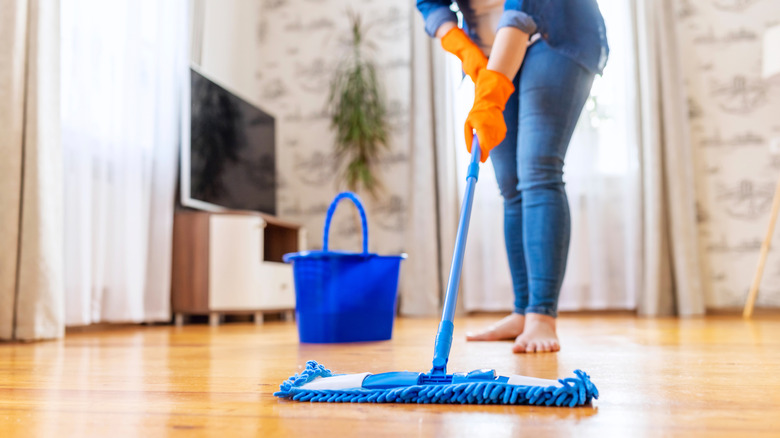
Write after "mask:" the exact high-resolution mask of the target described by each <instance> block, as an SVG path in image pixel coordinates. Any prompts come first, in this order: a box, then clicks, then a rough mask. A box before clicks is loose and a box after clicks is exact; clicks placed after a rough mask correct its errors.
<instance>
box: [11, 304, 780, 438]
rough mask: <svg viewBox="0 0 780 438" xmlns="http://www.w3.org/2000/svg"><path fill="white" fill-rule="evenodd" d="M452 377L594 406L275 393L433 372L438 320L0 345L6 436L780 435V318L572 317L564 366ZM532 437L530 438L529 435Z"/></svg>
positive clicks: (494, 351) (480, 362)
mask: <svg viewBox="0 0 780 438" xmlns="http://www.w3.org/2000/svg"><path fill="white" fill-rule="evenodd" d="M487 321H489V319H485V318H468V319H461V320H458V321H456V324H455V325H456V341H455V343H454V345H453V354H452V357H451V359H450V370H451V371H468V370H472V369H475V368H485V367H490V368H495V369H496V370H498V372H499V374H515V373H516V374H525V375H530V376H537V377H543V378H556V377H561V376H569V375H570V374H571V371H572V370H574V369H576V368H581V369H583V370H585V371H587V372H588V373H590V374H591V377H592V379H593V381H594V382H595V383H596V385H597V386H598V388H599V391H600V392H601V398H600V399H599V400H597V401H595V403H594V404H593V406H591V407H585V408H576V409H568V408H542V407H510V406H431V405H342V404H310V403H297V402H287V401H280V400H277V399H275V398H274V397H273V396H272V395H271V394H272V392H273V391H274V390H276V389H277V387H278V385H279V383H280V382H281V381H283V380H284V379H285V378H287V377H288V376H289V375H290V374H292V373H294V372H296V371H298V370H299V369H300V366H301V365H303V364H304V363H305V361H306V360H308V359H316V360H318V361H320V362H322V363H324V364H325V365H326V366H328V367H330V368H331V369H333V370H334V371H339V372H362V371H369V372H383V371H396V370H415V371H427V370H428V369H429V367H430V359H431V354H432V339H433V334H434V332H435V330H436V325H437V321H436V320H433V319H401V320H399V321H398V322H397V324H396V330H395V334H394V339H393V340H392V341H388V342H379V343H367V344H354V345H337V346H333V345H331V346H327V345H299V344H298V342H297V339H296V329H295V325H294V323H284V322H278V323H268V324H265V325H263V326H254V325H251V324H227V325H223V326H221V327H218V328H210V327H208V326H205V325H192V326H185V327H183V328H175V327H168V326H159V327H130V328H123V329H120V330H111V331H103V332H94V333H90V332H86V333H77V334H69V335H68V336H67V338H66V339H65V340H63V341H58V342H41V343H34V344H0V437H4V438H5V437H14V436H24V437H28V436H29V437H32V436H42V437H88V436H101V437H109V436H110V437H118V436H142V437H153V436H167V435H170V436H178V435H184V436H193V435H195V436H197V435H215V436H220V437H233V436H283V437H285V436H291V437H317V438H322V437H327V436H338V437H344V436H360V437H375V436H402V437H412V436H446V437H455V436H468V437H476V436H486V437H513V436H520V435H521V434H523V435H525V436H538V437H549V436H619V437H622V436H626V437H627V436H670V435H675V436H696V435H708V436H780V319H778V318H777V317H774V318H772V317H767V318H764V319H758V320H755V321H752V322H745V321H742V320H741V319H739V318H736V317H712V318H708V319H694V320H675V319H666V320H653V319H638V318H634V317H629V316H597V317H596V316H587V317H585V316H564V317H562V318H561V321H560V334H561V338H562V344H563V350H562V351H561V352H560V353H558V354H544V355H528V356H525V355H513V354H511V352H510V344H509V343H506V342H503V343H468V344H467V343H466V342H465V341H464V340H463V334H464V333H465V331H466V329H473V328H477V327H480V326H482V325H483V324H485V323H486V322H487ZM531 434H535V435H531Z"/></svg>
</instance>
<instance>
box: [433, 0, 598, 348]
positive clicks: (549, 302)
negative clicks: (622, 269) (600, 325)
mask: <svg viewBox="0 0 780 438" xmlns="http://www.w3.org/2000/svg"><path fill="white" fill-rule="evenodd" d="M451 3H452V2H451V0H417V8H418V9H419V10H420V12H421V13H422V15H423V18H424V19H425V29H426V32H428V34H429V35H431V36H432V37H437V38H441V43H442V47H443V48H444V49H445V50H447V51H449V52H451V53H453V54H455V55H456V56H458V58H460V60H461V61H462V65H463V71H464V72H465V73H466V74H467V75H469V76H470V77H471V79H472V80H474V83H475V99H474V106H473V107H472V109H471V111H470V112H469V115H468V118H467V119H466V126H465V131H466V132H465V135H466V144H467V145H468V147H469V152H470V151H471V142H472V137H473V135H474V131H476V135H477V137H478V139H479V145H480V148H481V150H482V157H481V159H482V161H483V162H484V161H485V160H486V159H487V157H488V156H490V157H491V161H492V163H493V167H494V169H495V172H496V179H497V180H498V185H499V190H500V192H501V196H502V197H503V198H504V238H505V241H506V251H507V256H508V258H509V268H510V271H511V274H512V283H513V285H514V293H515V303H514V312H513V313H512V314H511V315H509V316H507V317H505V318H504V319H502V320H501V321H498V322H497V323H495V324H494V325H492V326H490V327H488V328H487V329H485V330H483V331H481V332H479V333H476V334H468V335H467V339H468V340H471V341H496V340H503V339H515V343H514V346H513V348H512V350H513V351H514V352H515V353H534V352H547V351H558V350H559V349H560V346H559V343H558V337H557V333H556V329H555V318H556V317H557V307H558V295H559V292H560V289H561V283H562V281H563V274H564V271H565V269H566V257H567V254H568V249H569V233H570V227H571V225H570V217H569V204H568V200H567V198H566V192H565V191H564V187H563V178H562V177H563V160H564V157H565V155H566V149H567V148H568V145H569V140H570V139H571V135H572V132H573V130H574V126H575V124H576V123H577V118H578V116H579V114H580V112H581V111H582V107H583V105H584V104H585V100H586V99H587V97H588V94H589V93H590V88H591V85H592V83H593V78H594V77H595V75H596V74H601V72H602V70H603V68H604V64H605V63H606V59H607V54H608V51H609V48H608V46H607V40H606V30H605V27H604V20H603V18H602V16H601V12H600V11H599V8H598V5H597V3H596V0H506V1H504V0H470V1H469V0H458V1H457V4H458V7H459V9H460V11H461V13H462V14H463V21H464V29H465V30H466V31H467V32H468V34H467V33H466V32H464V30H461V29H459V28H458V25H457V16H456V15H455V13H454V12H452V11H451V10H450V5H451ZM488 55H489V56H490V58H489V59H488V58H486V56H488Z"/></svg>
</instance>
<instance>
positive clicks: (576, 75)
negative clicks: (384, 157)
mask: <svg viewBox="0 0 780 438" xmlns="http://www.w3.org/2000/svg"><path fill="white" fill-rule="evenodd" d="M519 75H520V99H519V110H518V149H517V174H518V176H519V183H518V186H517V188H518V191H519V193H520V195H521V196H522V198H523V202H522V219H523V220H522V230H523V231H522V234H523V249H524V255H525V266H526V268H527V276H528V296H529V298H528V305H527V307H526V308H525V313H526V320H525V328H524V331H523V334H522V335H520V336H518V338H517V339H516V342H515V347H514V350H515V352H537V351H557V350H558V349H559V346H558V338H557V335H556V332H555V317H556V316H557V310H558V295H559V293H560V289H561V283H562V282H563V275H564V272H565V270H566V257H567V255H568V250H569V234H570V226H571V224H570V217H569V203H568V199H567V198H566V192H565V190H564V185H563V162H564V157H565V156H566V150H567V148H568V145H569V140H571V136H572V133H573V131H574V126H575V125H576V123H577V119H578V118H579V115H580V112H581V111H582V107H583V105H584V104H585V101H586V100H587V98H588V95H589V93H590V88H591V85H592V83H593V76H594V75H593V74H592V73H591V72H589V71H588V70H586V69H585V68H583V67H582V66H580V65H579V64H577V63H576V62H574V61H573V60H571V59H570V58H568V57H566V56H564V55H562V54H560V53H558V52H556V51H554V50H552V49H551V48H550V47H549V46H548V45H547V43H546V42H544V41H539V42H537V43H536V44H534V45H532V46H531V47H530V48H529V50H528V53H527V55H526V59H525V61H524V63H523V68H522V69H521V70H520V73H519Z"/></svg>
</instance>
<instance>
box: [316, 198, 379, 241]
mask: <svg viewBox="0 0 780 438" xmlns="http://www.w3.org/2000/svg"><path fill="white" fill-rule="evenodd" d="M342 199H349V200H350V201H352V203H353V204H355V207H357V209H358V213H360V223H361V226H362V227H363V254H368V221H367V220H366V211H365V210H364V209H363V204H362V203H361V202H360V198H358V196H357V195H356V194H354V193H352V192H341V193H339V194H338V195H337V196H336V198H335V199H334V200H333V202H331V203H330V207H328V215H327V216H326V217H325V230H324V231H323V234H322V250H323V251H327V250H328V234H330V220H331V219H333V213H335V212H336V207H337V206H338V205H339V202H340V201H341V200H342Z"/></svg>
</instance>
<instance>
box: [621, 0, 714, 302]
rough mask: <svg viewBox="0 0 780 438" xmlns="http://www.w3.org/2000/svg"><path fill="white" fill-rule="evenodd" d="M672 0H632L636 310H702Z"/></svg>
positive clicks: (685, 112)
mask: <svg viewBox="0 0 780 438" xmlns="http://www.w3.org/2000/svg"><path fill="white" fill-rule="evenodd" d="M674 10H675V8H674V5H673V4H672V1H670V0H663V1H656V0H640V1H638V2H637V3H636V14H635V17H636V29H637V52H638V65H639V68H638V72H639V74H638V79H639V89H640V96H641V98H640V102H641V108H640V124H641V135H642V172H643V180H642V193H643V235H644V248H643V287H642V293H641V294H640V296H639V297H638V310H639V313H640V314H642V315H648V316H658V315H671V314H675V313H676V314H678V315H680V316H692V315H701V314H703V313H704V311H705V305H704V293H703V290H702V282H701V270H700V265H699V247H698V245H699V243H698V235H697V229H696V205H695V186H694V179H693V175H694V174H693V148H692V145H691V141H690V138H689V133H690V130H689V126H688V105H687V100H686V96H687V94H686V92H685V85H684V83H683V75H682V69H681V65H680V56H681V55H680V52H679V50H678V47H679V45H678V43H677V29H676V28H675V22H674V19H673V14H674Z"/></svg>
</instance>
